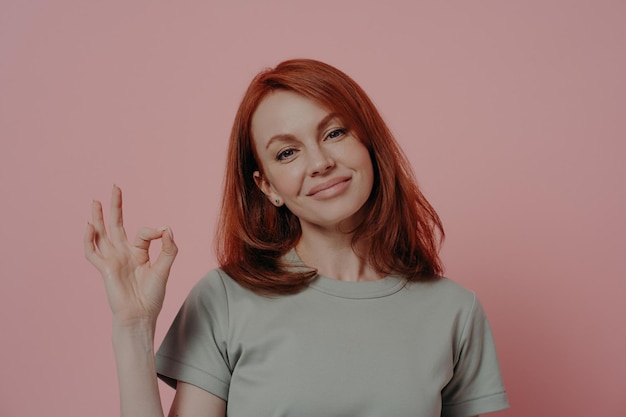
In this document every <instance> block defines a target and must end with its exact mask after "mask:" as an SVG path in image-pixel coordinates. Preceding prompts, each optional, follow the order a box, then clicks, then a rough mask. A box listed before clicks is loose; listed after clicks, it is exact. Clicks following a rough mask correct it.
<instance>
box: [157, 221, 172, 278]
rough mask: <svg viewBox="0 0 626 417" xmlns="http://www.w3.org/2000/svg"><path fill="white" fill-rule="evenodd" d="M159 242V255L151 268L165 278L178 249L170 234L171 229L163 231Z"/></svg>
mask: <svg viewBox="0 0 626 417" xmlns="http://www.w3.org/2000/svg"><path fill="white" fill-rule="evenodd" d="M161 242H162V246H161V253H159V256H158V257H157V260H156V262H155V263H154V266H153V268H154V269H155V271H156V272H157V273H159V274H160V275H161V276H163V277H165V278H167V277H168V276H169V274H170V270H171V269H172V264H173V263H174V259H176V254H178V247H177V246H176V243H174V234H173V233H172V229H170V228H169V227H168V228H167V229H165V231H164V232H163V237H162V238H161Z"/></svg>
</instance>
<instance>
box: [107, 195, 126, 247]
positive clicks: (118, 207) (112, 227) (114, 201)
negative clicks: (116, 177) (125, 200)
mask: <svg viewBox="0 0 626 417" xmlns="http://www.w3.org/2000/svg"><path fill="white" fill-rule="evenodd" d="M109 233H110V234H111V238H112V239H113V240H115V241H118V242H119V241H125V240H126V231H125V230H124V220H123V216H122V189H121V188H120V187H118V186H117V185H113V190H112V191H111V213H110V214H109Z"/></svg>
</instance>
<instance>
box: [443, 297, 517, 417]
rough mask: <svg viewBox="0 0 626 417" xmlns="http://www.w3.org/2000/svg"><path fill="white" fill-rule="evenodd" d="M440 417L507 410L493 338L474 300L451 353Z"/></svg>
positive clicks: (466, 415) (478, 305)
mask: <svg viewBox="0 0 626 417" xmlns="http://www.w3.org/2000/svg"><path fill="white" fill-rule="evenodd" d="M441 395H442V413H441V416H442V417H469V416H475V415H479V414H484V413H490V412H493V411H498V410H502V409H505V408H508V406H509V404H508V400H507V396H506V392H505V390H504V385H503V383H502V377H501V375H500V366H499V364H498V358H497V356H496V349H495V345H494V341H493V335H492V333H491V328H490V326H489V322H488V321H487V317H486V316H485V313H484V311H483V308H482V306H481V305H480V303H479V302H478V300H477V299H476V298H475V297H474V301H473V305H472V308H471V310H470V313H469V315H468V317H467V319H466V321H465V324H464V326H463V329H462V331H461V333H460V337H459V338H458V340H457V345H456V349H455V354H454V374H453V376H452V378H451V379H450V381H449V382H448V384H447V385H446V386H445V387H444V389H443V390H442V393H441Z"/></svg>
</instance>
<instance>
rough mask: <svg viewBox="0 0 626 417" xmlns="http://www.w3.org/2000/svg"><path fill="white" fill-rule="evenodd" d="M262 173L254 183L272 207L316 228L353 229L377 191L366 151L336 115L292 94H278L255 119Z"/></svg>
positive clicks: (269, 98) (265, 102)
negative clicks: (291, 214) (373, 193)
mask: <svg viewBox="0 0 626 417" xmlns="http://www.w3.org/2000/svg"><path fill="white" fill-rule="evenodd" d="M252 137H253V141H254V146H255V149H256V152H257V155H258V158H259V164H260V166H261V167H262V172H259V171H256V172H255V173H254V179H255V181H256V183H257V185H258V186H259V188H260V189H261V191H263V193H264V194H265V195H266V196H267V198H268V199H269V200H270V202H271V203H272V204H274V205H276V206H282V205H283V204H284V205H286V206H287V208H288V209H289V210H290V211H291V212H292V213H293V214H295V215H296V216H297V217H298V218H299V219H300V224H301V227H302V231H303V233H306V230H307V229H308V228H311V227H318V228H319V227H321V228H328V229H330V228H337V227H338V226H339V227H341V229H342V230H349V229H351V228H352V227H354V226H355V225H356V224H357V222H358V221H359V210H360V209H361V208H362V207H363V205H364V204H365V202H366V201H367V199H368V198H369V196H370V193H371V192H372V186H373V183H374V172H373V167H372V161H371V159H370V155H369V152H368V150H367V148H366V147H365V146H364V145H363V144H362V143H361V141H360V140H359V139H358V138H357V137H355V136H354V134H353V133H352V131H351V130H350V129H349V128H348V127H347V126H346V125H345V123H344V122H343V121H342V120H341V119H340V118H339V117H338V116H337V115H336V114H334V113H333V112H332V111H330V110H328V109H326V108H325V107H322V106H320V105H319V104H318V103H316V102H314V101H312V100H310V99H308V98H306V97H304V96H301V95H299V94H296V93H294V92H291V91H283V90H277V91H274V92H272V93H270V94H269V95H268V96H267V97H265V98H264V99H263V100H262V101H261V103H260V104H259V106H258V108H257V110H256V111H255V113H254V115H253V117H252Z"/></svg>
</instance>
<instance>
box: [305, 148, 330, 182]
mask: <svg viewBox="0 0 626 417" xmlns="http://www.w3.org/2000/svg"><path fill="white" fill-rule="evenodd" d="M334 166H335V160H334V159H333V158H332V156H331V155H330V153H329V152H328V151H327V150H325V149H324V148H323V147H321V146H316V147H314V148H313V149H310V150H309V175H311V176H316V175H323V174H325V173H326V172H327V171H329V170H331V169H332V168H333V167H334Z"/></svg>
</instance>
